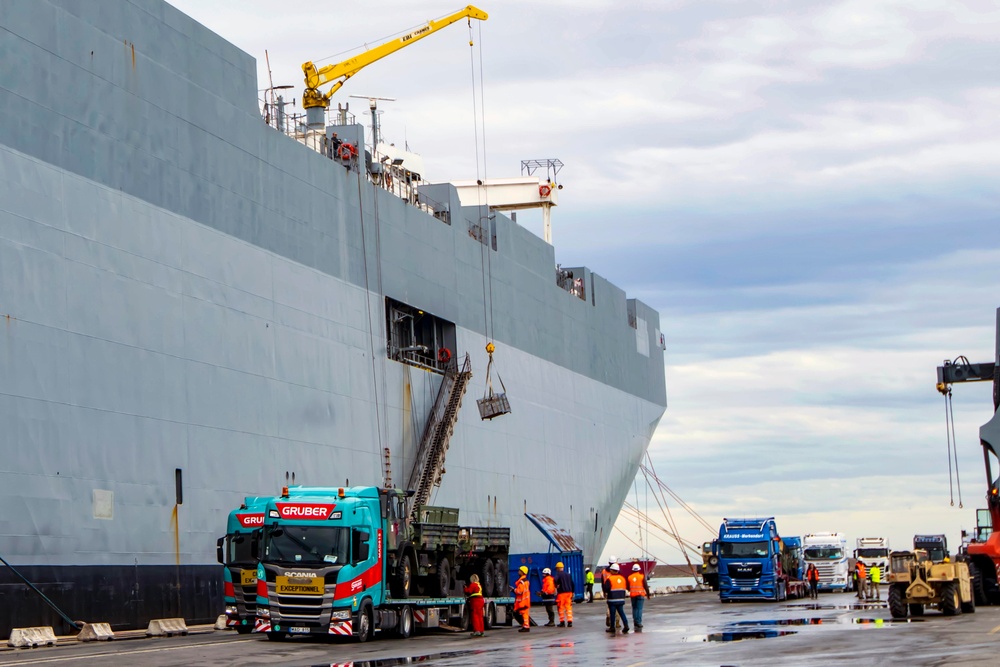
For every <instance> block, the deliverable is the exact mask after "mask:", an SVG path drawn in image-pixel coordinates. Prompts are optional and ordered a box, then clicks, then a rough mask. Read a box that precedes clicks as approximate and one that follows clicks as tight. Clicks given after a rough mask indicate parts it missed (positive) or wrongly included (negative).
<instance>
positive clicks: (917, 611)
mask: <svg viewBox="0 0 1000 667" xmlns="http://www.w3.org/2000/svg"><path fill="white" fill-rule="evenodd" d="M923 615H924V605H922V604H919V603H917V604H911V605H910V616H912V617H914V618H916V617H917V616H923Z"/></svg>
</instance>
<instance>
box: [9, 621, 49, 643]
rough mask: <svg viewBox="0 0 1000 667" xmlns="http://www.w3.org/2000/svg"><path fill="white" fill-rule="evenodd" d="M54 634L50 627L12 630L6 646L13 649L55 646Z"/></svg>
mask: <svg viewBox="0 0 1000 667" xmlns="http://www.w3.org/2000/svg"><path fill="white" fill-rule="evenodd" d="M55 645H56V633H55V632H54V631H53V630H52V628H51V627H50V626H45V627H40V628H14V629H13V630H11V631H10V638H9V639H8V640H7V646H13V647H14V648H35V647H36V646H55Z"/></svg>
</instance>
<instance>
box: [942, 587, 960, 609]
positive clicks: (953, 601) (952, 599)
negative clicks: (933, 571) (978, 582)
mask: <svg viewBox="0 0 1000 667" xmlns="http://www.w3.org/2000/svg"><path fill="white" fill-rule="evenodd" d="M941 612H942V613H943V614H944V615H945V616H957V615H958V614H961V613H962V600H961V598H959V596H958V582H957V581H949V582H948V583H946V584H945V585H943V586H942V587H941Z"/></svg>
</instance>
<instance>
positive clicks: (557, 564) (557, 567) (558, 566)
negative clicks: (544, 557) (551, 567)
mask: <svg viewBox="0 0 1000 667" xmlns="http://www.w3.org/2000/svg"><path fill="white" fill-rule="evenodd" d="M556 569H557V570H561V569H563V564H562V561H559V562H558V563H556Z"/></svg>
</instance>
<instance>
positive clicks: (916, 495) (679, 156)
mask: <svg viewBox="0 0 1000 667" xmlns="http://www.w3.org/2000/svg"><path fill="white" fill-rule="evenodd" d="M172 3H173V4H174V5H176V6H177V7H179V8H180V9H182V10H183V11H185V12H186V13H188V14H190V15H192V16H193V17H195V18H196V19H197V20H199V21H201V22H202V23H204V24H205V25H207V26H209V27H210V28H212V29H213V30H215V31H216V32H219V33H220V34H222V35H223V36H225V37H226V38H228V39H229V40H230V41H231V42H233V43H234V44H236V45H237V46H239V47H241V48H242V49H244V50H245V51H247V52H248V53H250V54H251V55H253V56H254V57H256V58H257V59H258V65H259V71H260V81H261V82H266V81H267V71H266V68H265V59H264V52H265V49H266V50H267V52H268V54H269V58H270V64H271V75H272V77H273V81H274V84H275V85H281V84H293V85H295V89H294V90H291V91H288V95H289V96H294V97H297V96H299V95H301V87H302V86H301V81H302V74H301V63H303V62H304V61H307V60H313V61H320V60H321V59H324V58H327V57H330V56H333V57H334V59H333V60H332V61H333V62H336V61H337V60H342V59H344V58H345V57H347V56H348V55H350V54H352V53H355V52H357V50H358V49H359V47H362V46H363V45H364V44H365V43H366V42H367V43H368V44H369V45H375V44H378V43H380V42H381V41H384V40H385V39H386V38H389V37H392V36H395V35H396V34H398V33H400V32H405V31H406V30H407V29H410V28H413V27H416V26H418V25H420V24H422V23H423V22H425V21H426V20H428V19H431V18H436V17H440V16H443V15H445V14H448V13H450V12H452V11H454V10H456V9H458V7H459V6H461V5H459V4H458V3H452V2H440V1H438V0H433V1H424V2H420V3H414V2H412V1H411V0H408V1H406V2H403V1H397V0H383V1H382V2H380V3H378V5H377V7H378V10H377V11H375V10H373V6H374V5H372V3H370V2H361V1H356V0H341V1H340V2H336V3H331V2H318V1H312V0H300V2H297V3H293V4H291V5H281V4H280V3H274V2H273V0H266V1H265V0H238V1H237V0H226V1H223V0H213V2H210V3H206V2H203V0H172ZM482 7H483V9H485V10H486V11H488V12H489V13H490V18H489V20H488V21H486V22H485V23H477V24H476V25H474V26H473V29H472V33H471V35H472V37H473V38H474V40H475V42H476V44H475V46H474V47H473V48H472V49H470V47H469V44H468V41H469V36H470V32H469V29H468V28H467V27H466V25H465V23H464V22H462V23H458V24H455V25H453V26H451V27H449V28H447V29H445V30H443V31H441V32H440V33H438V34H436V35H433V36H431V37H429V38H427V39H425V40H423V41H421V42H420V43H418V44H414V45H412V46H410V47H409V48H407V49H405V50H403V51H401V52H399V53H397V54H395V55H393V56H391V57H389V58H386V59H385V60H383V61H380V62H379V63H376V64H374V65H372V66H370V67H368V68H366V69H365V70H363V71H362V72H361V73H359V74H358V75H357V76H356V77H355V78H354V79H352V80H351V81H349V82H348V83H347V84H346V85H345V86H344V88H343V89H342V90H341V91H340V92H339V93H338V95H337V97H338V98H339V99H340V100H341V101H343V102H350V105H351V110H352V111H356V112H357V115H358V117H359V119H362V118H363V119H364V121H365V122H366V123H368V122H369V121H368V120H367V113H365V112H366V111H367V103H366V102H365V101H364V100H358V99H351V98H349V97H348V96H349V95H351V94H361V95H376V96H384V97H393V98H396V101H394V102H383V103H382V106H381V107H380V108H382V109H384V111H385V113H384V115H383V116H382V124H383V129H384V132H385V135H386V137H387V139H388V140H390V141H394V142H396V143H397V144H402V143H403V142H406V143H407V144H408V145H409V147H410V148H411V149H412V150H414V151H416V152H420V153H422V154H423V156H424V159H425V163H426V171H427V174H426V176H427V177H428V178H429V179H431V180H452V179H466V178H469V177H470V176H474V175H477V174H480V175H484V176H485V175H489V176H490V177H501V176H513V175H518V173H519V165H520V161H521V160H522V159H528V158H558V159H560V160H562V162H563V163H565V167H564V168H563V170H562V172H561V173H560V174H559V181H560V182H561V183H562V184H563V185H564V188H565V189H564V190H563V191H562V192H561V193H560V205H559V207H558V208H557V209H556V211H555V212H554V214H553V236H554V241H555V246H556V259H557V261H559V262H562V263H565V264H569V265H579V264H585V265H587V266H589V267H591V268H592V269H593V270H594V271H595V272H597V273H599V274H601V275H603V276H605V277H607V278H608V279H610V280H611V281H613V282H615V283H617V284H618V285H620V286H622V287H623V288H624V289H625V290H626V291H627V292H628V294H629V296H631V297H638V298H641V299H642V300H644V301H646V302H647V303H649V304H650V305H652V306H653V307H654V308H656V309H657V310H658V311H659V312H660V314H661V323H662V327H663V330H664V332H665V334H666V337H667V361H666V369H665V370H666V375H667V391H668V402H669V404H670V407H669V408H668V410H667V413H666V415H665V416H664V418H663V420H662V421H661V423H660V428H659V430H658V431H657V434H656V436H655V438H654V440H653V443H652V445H651V447H650V452H651V454H652V456H653V460H654V462H655V465H656V467H657V471H658V472H659V473H660V476H661V478H662V479H663V480H664V481H665V482H666V483H667V484H668V485H670V487H671V488H672V489H673V490H674V491H675V492H676V493H678V494H679V495H680V496H681V497H682V498H684V499H685V500H686V501H687V502H688V503H690V504H691V505H692V506H693V507H694V508H696V510H697V511H698V512H699V513H700V514H701V515H702V516H704V517H705V519H706V520H707V521H708V522H709V523H710V524H713V525H716V524H717V523H718V522H719V520H720V519H721V517H722V516H725V515H757V514H767V515H771V514H773V515H775V516H777V517H778V518H779V521H780V523H779V527H780V528H781V530H782V532H784V533H786V534H801V533H804V532H809V531H822V530H839V531H843V532H845V533H847V535H848V537H849V539H850V540H851V541H852V542H853V539H854V538H855V537H858V536H860V535H887V536H889V537H890V538H891V540H892V542H893V545H894V546H896V547H899V548H903V547H906V546H908V545H909V543H910V540H911V538H912V535H913V534H914V533H916V532H944V533H947V534H948V537H949V541H950V542H954V543H955V544H956V545H957V543H958V541H959V531H960V529H961V528H972V527H973V525H974V522H975V508H976V507H979V506H982V505H983V503H982V499H983V497H984V493H985V475H984V472H983V464H982V456H981V449H980V447H979V444H978V427H979V426H980V425H981V424H982V423H983V422H985V421H986V420H988V419H989V417H990V416H991V415H992V405H991V401H990V388H989V386H988V385H987V384H986V383H978V384H969V385H965V386H958V387H956V390H955V416H956V422H957V426H956V431H957V437H958V459H959V471H960V474H961V483H962V496H963V500H964V504H965V507H964V509H959V508H958V499H957V494H956V498H955V506H954V507H952V506H950V504H949V478H948V459H947V456H946V440H945V416H944V403H943V398H942V397H941V396H940V395H939V394H937V393H936V392H935V390H934V382H935V368H936V367H937V366H938V365H939V364H940V363H941V361H942V360H943V359H953V358H955V357H956V356H957V355H960V354H965V355H967V356H968V357H969V358H970V360H971V361H973V362H978V361H991V360H992V359H993V357H994V353H995V324H996V310H995V309H996V308H997V307H998V306H1000V213H998V211H1000V207H998V205H1000V190H998V188H997V183H996V174H997V170H998V166H1000V132H998V131H997V129H996V128H997V123H996V119H997V118H998V116H1000V70H998V68H997V67H996V63H997V62H1000V40H997V39H996V36H997V34H998V29H1000V3H997V2H996V1H995V0H858V1H854V0H847V1H837V0H827V1H824V2H813V1H811V0H787V1H783V0H769V1H756V2H739V1H733V0H728V1H723V0H715V1H711V0H660V1H652V0H645V1H643V0H632V1H627V0H625V1H623V0H614V1H612V0H573V1H572V2H569V1H566V0H549V1H548V2H541V3H540V2H535V1H532V2H528V1H526V0H494V1H493V2H492V3H487V2H486V1H485V0H484V1H483V4H482ZM327 62H331V60H324V61H323V63H321V64H325V63H327ZM480 63H481V64H482V69H481V70H480ZM474 72H475V77H476V78H475V83H474V82H473V73H474ZM480 72H481V78H480ZM265 85H266V84H264V83H262V84H261V87H262V88H263V87H265ZM480 86H481V87H480ZM474 91H475V93H476V94H477V95H479V94H480V92H481V93H482V96H481V99H480V100H479V101H480V102H483V103H484V104H483V106H482V107H481V108H480V110H479V111H478V112H477V111H476V110H475V107H474V106H473V92H474ZM477 125H478V127H477ZM477 129H478V136H479V160H478V163H477V142H476V134H477ZM484 145H485V148H483V146H484ZM484 155H485V159H483V156H484ZM519 221H520V222H522V224H525V225H526V226H528V227H529V228H533V229H535V230H536V231H538V232H539V233H540V227H541V225H540V222H539V220H538V219H535V218H533V217H531V216H519ZM638 503H639V505H640V506H641V507H645V506H646V504H647V501H646V494H645V493H643V492H642V490H641V489H640V492H639V494H638ZM648 503H649V506H650V508H651V509H652V508H655V503H654V502H653V500H652V498H650V499H649V501H648ZM675 518H676V519H677V520H678V522H679V525H680V526H681V530H682V532H683V533H684V535H685V536H686V537H687V538H688V539H690V540H692V541H695V542H699V541H701V540H704V539H710V537H711V535H710V534H709V532H708V531H707V530H705V529H703V528H701V527H700V526H699V525H698V524H697V523H696V522H695V521H694V520H693V519H690V518H688V517H686V516H684V515H683V514H682V513H679V514H675ZM661 522H662V519H661ZM619 524H620V526H621V528H622V529H623V530H624V531H625V532H626V533H627V534H628V535H629V536H630V537H632V538H633V539H634V538H635V537H636V534H637V529H636V528H635V527H632V526H630V525H629V524H628V522H626V521H624V520H621V521H620V522H619ZM651 538H652V539H651V541H650V550H651V551H652V552H653V553H654V554H655V555H657V556H658V557H660V558H661V559H663V560H668V561H672V562H676V561H678V560H679V559H680V554H679V552H678V550H677V548H676V546H673V547H672V546H671V545H670V543H669V542H667V541H665V540H662V539H660V538H659V537H658V536H657V535H656V534H653V535H651ZM635 552H636V549H635V547H633V546H631V545H629V544H628V543H627V541H626V540H625V539H624V538H622V537H620V536H617V535H616V536H615V537H614V538H613V539H612V541H611V542H610V544H609V546H608V549H607V550H606V554H608V553H617V554H619V555H625V554H633V553H635Z"/></svg>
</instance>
